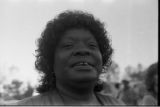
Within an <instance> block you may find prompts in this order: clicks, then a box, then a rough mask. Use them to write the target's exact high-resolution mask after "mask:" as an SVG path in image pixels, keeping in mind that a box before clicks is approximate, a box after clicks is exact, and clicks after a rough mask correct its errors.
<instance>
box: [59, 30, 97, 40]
mask: <svg viewBox="0 0 160 107" xmlns="http://www.w3.org/2000/svg"><path fill="white" fill-rule="evenodd" d="M61 40H75V41H76V40H95V38H94V35H93V34H92V33H91V32H90V31H88V30H84V29H71V30H68V31H66V32H65V33H64V35H63V37H62V38H61ZM95 41H96V40H95Z"/></svg>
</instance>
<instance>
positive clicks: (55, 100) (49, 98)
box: [12, 90, 124, 106]
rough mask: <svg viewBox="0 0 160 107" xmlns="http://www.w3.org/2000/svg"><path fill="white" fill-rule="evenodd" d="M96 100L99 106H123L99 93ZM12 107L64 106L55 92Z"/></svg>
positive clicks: (23, 101) (119, 102) (114, 99)
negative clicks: (20, 106) (35, 106)
mask: <svg viewBox="0 0 160 107" xmlns="http://www.w3.org/2000/svg"><path fill="white" fill-rule="evenodd" d="M96 96H97V99H98V100H99V102H100V103H101V105H124V103H123V102H121V101H119V100H117V99H116V98H114V97H111V96H107V95H102V94H100V93H96ZM12 105H60V106H64V105H65V104H64V103H63V101H62V99H61V97H60V95H59V94H58V92H57V91H56V90H54V91H52V92H46V93H44V94H41V95H38V96H33V97H30V98H26V99H23V100H21V101H19V102H17V103H15V104H12Z"/></svg>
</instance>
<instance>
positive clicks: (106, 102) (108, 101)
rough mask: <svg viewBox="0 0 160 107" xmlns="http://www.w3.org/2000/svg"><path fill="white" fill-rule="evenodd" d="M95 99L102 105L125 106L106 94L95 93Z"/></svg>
mask: <svg viewBox="0 0 160 107" xmlns="http://www.w3.org/2000/svg"><path fill="white" fill-rule="evenodd" d="M97 97H98V98H99V100H101V102H102V103H103V104H104V105H125V104H124V103H123V102H122V101H121V100H118V99H116V98H115V97H113V96H111V95H107V94H105V95H104V94H101V93H97Z"/></svg>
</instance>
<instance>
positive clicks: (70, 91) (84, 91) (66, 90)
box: [56, 84, 94, 100]
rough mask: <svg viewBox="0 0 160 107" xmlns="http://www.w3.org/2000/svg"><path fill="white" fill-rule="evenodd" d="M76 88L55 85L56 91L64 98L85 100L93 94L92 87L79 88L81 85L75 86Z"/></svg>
mask: <svg viewBox="0 0 160 107" xmlns="http://www.w3.org/2000/svg"><path fill="white" fill-rule="evenodd" d="M77 85H78V86H73V87H72V86H70V85H60V84H57V85H56V88H57V90H58V91H59V92H60V93H61V94H62V95H64V96H68V97H70V98H73V99H77V100H87V99H89V98H90V97H92V96H93V94H94V91H93V90H94V85H90V86H89V85H88V86H86V87H81V84H77Z"/></svg>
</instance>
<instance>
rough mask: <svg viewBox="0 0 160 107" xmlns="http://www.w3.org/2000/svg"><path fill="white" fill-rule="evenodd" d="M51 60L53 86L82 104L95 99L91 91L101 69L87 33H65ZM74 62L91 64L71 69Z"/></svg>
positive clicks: (99, 56) (99, 54)
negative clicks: (52, 64)
mask: <svg viewBox="0 0 160 107" xmlns="http://www.w3.org/2000/svg"><path fill="white" fill-rule="evenodd" d="M54 59H55V60H54V66H53V68H54V71H55V76H56V85H57V88H58V90H60V91H61V93H63V94H65V95H66V96H70V97H72V98H75V99H77V98H78V100H80V99H81V101H82V100H88V99H90V98H91V99H92V98H94V99H95V96H94V92H93V91H94V86H95V84H96V81H97V80H98V77H99V74H100V71H101V70H102V55H101V52H100V50H99V46H98V44H97V41H96V40H95V38H94V36H93V35H92V34H91V33H90V32H89V31H87V30H84V29H72V30H69V31H67V32H66V33H65V34H64V35H63V37H62V39H61V40H60V42H59V44H58V46H57V48H56V52H55V58H54ZM77 62H88V63H89V64H91V65H87V66H78V65H77V66H76V65H75V66H73V65H74V64H76V63H77ZM82 95H83V96H82ZM80 96H82V97H80ZM67 99H68V97H67Z"/></svg>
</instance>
